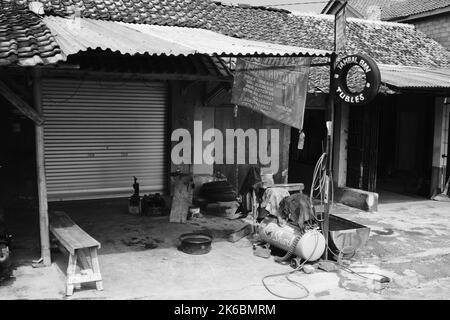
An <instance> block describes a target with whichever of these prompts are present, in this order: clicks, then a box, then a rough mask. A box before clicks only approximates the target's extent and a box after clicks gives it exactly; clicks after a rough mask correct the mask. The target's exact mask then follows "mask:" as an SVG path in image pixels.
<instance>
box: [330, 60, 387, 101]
mask: <svg viewBox="0 0 450 320" xmlns="http://www.w3.org/2000/svg"><path fill="white" fill-rule="evenodd" d="M354 66H357V67H359V68H361V70H362V71H363V72H364V75H365V77H366V82H365V84H364V89H363V90H362V91H360V92H353V91H351V90H350V89H349V88H348V83H347V75H348V73H349V71H350V69H352V67H354ZM334 79H335V81H336V95H337V96H338V97H339V99H341V100H342V101H344V102H347V103H349V104H351V105H359V106H361V105H364V104H366V103H369V102H370V101H372V100H373V99H374V98H375V96H376V95H377V94H378V90H379V89H380V84H381V75H380V70H379V69H378V66H377V64H376V62H375V61H374V60H373V59H372V58H370V57H368V56H366V55H362V54H354V55H350V56H346V57H345V58H342V59H341V60H340V61H339V62H338V63H337V65H336V68H335V70H334Z"/></svg>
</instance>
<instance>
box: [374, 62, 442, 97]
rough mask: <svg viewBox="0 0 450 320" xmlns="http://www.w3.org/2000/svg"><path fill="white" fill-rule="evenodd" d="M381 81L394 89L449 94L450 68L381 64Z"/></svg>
mask: <svg viewBox="0 0 450 320" xmlns="http://www.w3.org/2000/svg"><path fill="white" fill-rule="evenodd" d="M378 67H379V68H380V72H381V81H382V82H383V83H384V84H386V85H387V86H388V87H390V88H392V89H400V90H414V91H416V92H419V91H430V92H431V91H433V92H443V93H446V92H449V93H450V68H431V67H408V66H394V65H384V64H379V65H378Z"/></svg>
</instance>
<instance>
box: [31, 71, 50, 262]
mask: <svg viewBox="0 0 450 320" xmlns="http://www.w3.org/2000/svg"><path fill="white" fill-rule="evenodd" d="M33 99H34V106H35V108H36V111H37V112H39V114H40V113H41V112H42V79H41V75H40V72H39V70H37V69H33ZM35 132H36V167H37V180H38V195H39V230H40V239H41V258H42V259H43V263H44V265H45V266H49V265H50V264H51V257H50V236H49V222H48V202H47V183H46V179H45V165H44V127H43V126H41V125H39V124H37V123H36V126H35Z"/></svg>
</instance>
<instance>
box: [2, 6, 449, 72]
mask: <svg viewBox="0 0 450 320" xmlns="http://www.w3.org/2000/svg"><path fill="white" fill-rule="evenodd" d="M4 1H5V0H4ZM10 1H14V0H10ZM15 1H16V2H17V3H22V4H23V3H26V2H27V1H26V0H15ZM41 2H42V3H44V7H45V11H46V14H47V15H66V14H67V13H70V12H73V10H74V8H73V6H71V5H73V4H77V6H78V7H79V8H80V9H81V15H82V17H86V18H93V19H102V20H112V21H125V22H135V23H147V24H157V25H168V26H185V27H194V28H203V29H208V30H212V31H216V32H220V33H223V34H225V35H229V36H235V37H241V38H247V39H251V40H261V41H267V42H274V43H279V44H285V45H294V46H301V47H306V48H315V49H325V50H332V48H333V20H332V17H330V16H326V15H293V14H289V13H287V12H285V11H278V10H277V11H272V10H266V9H265V8H260V7H258V8H254V7H249V8H245V7H239V6H228V5H223V4H220V3H214V2H211V1H208V0H61V1H56V0H41ZM26 17H27V18H26V19H21V20H19V21H17V22H15V21H10V22H7V23H6V24H5V23H4V22H3V21H2V23H1V24H0V26H2V27H1V28H2V30H3V28H5V27H7V26H8V25H9V24H15V25H17V26H20V27H21V28H23V29H26V26H28V24H30V23H31V22H30V21H33V22H35V23H36V21H37V20H36V19H37V18H36V16H35V15H33V14H27V15H26ZM30 30H31V29H30ZM29 33H33V32H32V31H29ZM347 33H348V44H347V46H348V53H355V52H363V53H366V54H369V55H371V56H372V57H373V58H375V60H377V62H379V63H385V64H394V65H418V66H433V67H438V66H448V65H449V60H450V58H449V55H450V54H449V52H448V51H446V50H445V49H444V48H443V47H442V46H440V45H439V44H438V43H437V42H435V41H434V40H432V39H430V38H428V37H426V36H425V35H424V34H423V33H420V32H417V31H415V30H414V28H413V27H412V26H409V25H401V24H396V23H386V22H371V21H365V20H359V19H348V30H347ZM0 52H2V53H3V50H0Z"/></svg>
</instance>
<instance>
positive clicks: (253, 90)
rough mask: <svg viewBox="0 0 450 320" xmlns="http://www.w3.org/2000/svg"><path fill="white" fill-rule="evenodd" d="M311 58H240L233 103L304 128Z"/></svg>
mask: <svg viewBox="0 0 450 320" xmlns="http://www.w3.org/2000/svg"><path fill="white" fill-rule="evenodd" d="M310 64H311V58H305V57H302V58H298V57H276V58H238V59H237V61H236V72H235V76H234V84H233V93H232V99H231V102H232V103H234V104H236V105H239V106H244V107H248V108H251V109H253V110H255V111H257V112H260V113H262V114H264V115H266V116H267V117H269V118H272V119H275V120H277V121H279V122H282V123H284V124H287V125H289V126H292V127H294V128H297V129H300V130H301V129H302V127H303V115H304V113H305V103H306V94H307V89H308V88H307V87H308V76H309V66H310Z"/></svg>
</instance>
